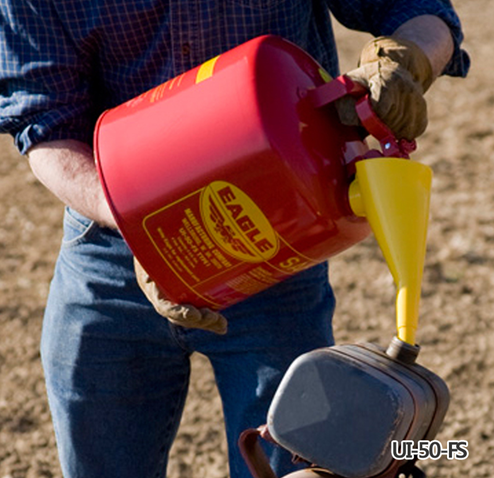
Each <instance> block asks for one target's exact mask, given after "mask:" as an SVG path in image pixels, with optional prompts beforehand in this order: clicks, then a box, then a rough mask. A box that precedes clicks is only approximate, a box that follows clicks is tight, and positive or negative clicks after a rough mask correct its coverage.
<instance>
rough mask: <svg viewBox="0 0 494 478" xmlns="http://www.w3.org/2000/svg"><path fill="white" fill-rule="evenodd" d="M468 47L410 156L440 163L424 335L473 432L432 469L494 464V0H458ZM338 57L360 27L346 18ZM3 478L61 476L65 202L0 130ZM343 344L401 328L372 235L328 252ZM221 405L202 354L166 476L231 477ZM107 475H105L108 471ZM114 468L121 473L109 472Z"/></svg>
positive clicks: (355, 45) (445, 433)
mask: <svg viewBox="0 0 494 478" xmlns="http://www.w3.org/2000/svg"><path fill="white" fill-rule="evenodd" d="M455 4H456V7H457V9H458V11H459V13H460V16H461V18H462V21H463V25H464V30H465V36H466V41H465V48H466V49H467V50H468V51H469V53H470V55H471V58H472V69H471V73H470V76H469V78H468V79H467V80H460V79H451V78H442V79H441V80H440V81H439V82H437V83H436V84H435V85H434V87H433V88H432V90H431V91H430V92H429V93H428V95H427V96H428V100H429V110H430V126H429V129H428V131H427V133H426V134H425V135H424V136H423V137H422V138H421V139H420V140H419V149H418V151H417V152H416V153H415V155H414V158H415V159H416V160H419V161H421V162H423V163H425V164H428V165H430V166H431V167H432V168H433V170H434V175H435V176H434V183H433V194H432V205H431V221H430V226H429V239H428V254H427V259H426V266H425V271H424V282H423V296H422V306H421V318H420V321H421V323H420V327H419V335H418V341H419V343H420V344H421V346H422V352H421V356H420V361H421V363H422V364H423V365H425V366H427V367H429V368H430V369H432V370H433V371H435V372H436V373H438V374H439V375H441V376H442V377H443V378H444V379H445V380H446V381H447V383H448V385H449V387H450V391H451V406H450V410H449V412H448V415H447V417H446V420H445V423H444V425H443V427H442V429H441V431H440V433H439V436H438V438H439V439H440V440H441V442H442V443H443V445H444V444H445V443H446V442H447V440H459V439H463V440H468V443H469V447H468V449H469V453H470V455H469V457H468V458H467V459H466V460H464V461H447V460H446V459H444V458H443V459H440V460H438V461H426V462H423V466H424V468H425V469H426V471H427V473H428V476H429V477H431V478H432V477H435V478H440V477H445V478H446V477H448V478H457V477H458V478H459V477H472V478H492V477H493V476H494V406H493V394H494V353H493V350H492V347H493V345H492V344H493V342H494V293H493V289H494V213H493V206H494V187H493V184H494V181H493V179H494V172H493V168H494V133H493V127H494V88H493V83H494V72H493V68H494V67H493V58H494V56H493V53H492V51H493V49H494V39H493V35H492V22H493V21H494V2H492V0H470V1H468V2H460V1H459V0H457V1H456V2H455ZM338 37H339V41H340V51H341V56H342V63H343V68H344V70H345V69H348V68H351V67H353V66H354V65H355V62H356V58H357V52H358V51H359V49H360V46H361V45H362V43H363V41H365V40H366V39H367V37H366V36H365V35H360V34H354V33H349V32H347V31H343V30H342V29H340V28H338ZM0 171H1V177H0V218H1V221H0V258H1V260H0V478H39V477H52V478H61V473H60V469H59V465H58V461H57V456H56V449H55V441H54V436H53V430H52V426H51V422H50V416H49V411H48V407H47V403H46V398H45V389H44V383H43V377H42V370H41V365H40V357H39V336H40V329H41V321H42V313H43V307H44V303H45V299H46V295H47V292H48V285H49V280H50V277H51V274H52V268H53V264H54V261H55V258H56V254H57V250H58V246H59V241H60V238H61V228H60V219H61V215H62V207H61V205H60V204H59V203H58V201H57V200H56V199H54V198H53V197H52V196H51V195H50V194H49V193H48V192H47V191H46V190H45V189H44V188H43V187H42V186H41V185H40V184H39V183H37V181H36V180H35V179H34V177H33V176H32V174H31V172H30V171H29V169H28V166H27V164H26V161H25V160H24V159H23V158H20V157H19V155H18V153H17V152H16V151H15V150H14V149H13V147H12V142H11V140H10V138H8V137H5V136H3V137H0ZM332 281H333V284H334V286H335V289H336V293H337V297H338V308H337V313H336V316H335V320H334V323H335V333H336V339H337V342H338V343H349V342H356V341H374V342H377V343H380V344H382V345H386V344H387V342H388V341H389V339H390V338H391V336H392V335H393V334H394V292H395V291H394V285H393V283H392V279H391V276H390V274H389V272H388V269H387V266H386V264H385V263H384V261H383V259H382V256H381V253H380V251H379V249H378V248H377V246H376V243H375V241H374V239H373V238H369V239H367V240H366V241H365V242H363V243H361V244H359V245H358V246H356V247H354V248H352V249H351V250H349V251H347V252H346V253H344V254H342V255H341V256H339V257H337V258H335V259H334V260H332ZM225 449H226V447H225V441H224V434H223V428H222V414H221V406H220V403H219V398H218V394H217V390H216V388H215V385H214V381H213V378H212V374H211V370H210V367H209V364H208V363H207V361H206V360H205V359H204V357H201V356H196V357H195V358H194V372H193V379H192V384H191V389H190V395H189V399H188V402H187V405H186V410H185V414H184V418H183V421H182V425H181V428H180V431H179V436H178V438H177V440H176V443H175V446H174V448H173V452H172V457H171V462H170V467H169V476H170V477H171V478H195V477H197V478H199V477H201V478H203V477H206V478H225V477H227V476H228V470H227V464H226V458H225ZM104 478H110V477H104ZM112 478H113V477H112Z"/></svg>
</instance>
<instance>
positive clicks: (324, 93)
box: [94, 35, 370, 309]
mask: <svg viewBox="0 0 494 478" xmlns="http://www.w3.org/2000/svg"><path fill="white" fill-rule="evenodd" d="M329 80H330V78H329V77H328V75H327V73H326V72H325V71H324V70H323V69H322V68H321V66H320V65H319V64H318V63H317V62H316V61H315V60H314V59H313V58H311V57H310V56H309V55H308V54H307V53H306V52H304V51H303V50H301V49H300V48H298V47H297V46H295V45H294V44H292V43H290V42H288V41H286V40H284V39H282V38H279V37H276V36H271V35H268V36H262V37H258V38H255V39H253V40H250V41H248V42H247V43H245V44H242V45H240V46H238V47H236V48H234V49H232V50H230V51H228V52H225V53H223V54H221V55H219V56H218V57H216V58H213V59H211V60H209V61H208V62H206V63H204V64H202V65H200V66H198V67H196V68H195V69H193V70H191V71H188V72H186V73H184V74H182V75H180V76H178V77H176V78H173V79H171V80H169V81H167V82H166V83H164V84H161V85H159V86H157V87H156V88H154V89H152V90H150V91H147V92H145V93H143V94H142V95H140V96H138V97H137V98H134V99H132V100H130V101H128V102H126V103H124V104H122V105H120V106H118V107H116V108H114V109H111V110H108V111H106V112H105V113H103V114H102V116H101V117H100V118H99V121H98V123H97V126H96V130H95V137H94V149H95V155H96V162H97V168H98V171H99V175H100V179H101V182H102V184H103V187H104V190H105V193H106V196H107V199H108V202H109V204H110V207H111V209H112V211H113V214H114V216H115V219H116V221H117V223H118V225H119V227H120V230H121V232H122V234H123V236H124V238H125V239H126V241H127V243H128V245H129V246H130V248H131V249H132V251H133V253H134V254H135V256H136V257H137V259H138V260H139V261H140V263H141V264H142V266H143V267H144V268H145V269H146V270H147V272H148V273H149V275H150V276H151V278H152V279H153V280H154V281H155V282H156V283H157V284H158V286H159V287H160V288H161V289H162V291H163V292H164V293H165V295H166V296H167V297H168V298H169V299H171V300H173V301H174V302H178V303H189V304H193V305H196V306H201V307H202V306H207V307H210V308H213V309H222V308H224V307H227V306H229V305H231V304H234V303H236V302H238V301H240V300H243V299H245V298H247V297H249V296H251V295H253V294H255V293H257V292H259V291H261V290H263V289H265V288H267V287H269V286H272V285H274V284H277V283H278V282H280V281H282V280H284V279H286V278H288V277H290V276H291V275H293V274H295V273H297V272H299V271H301V270H303V269H306V268H308V267H311V266H313V265H315V264H317V263H320V262H322V261H324V260H326V259H328V258H329V257H331V256H333V255H335V254H337V253H339V252H341V251H343V250H345V249H347V248H349V247H350V246H352V245H354V244H356V243H358V242H359V241H361V240H363V239H364V238H365V237H366V236H367V235H368V234H369V232H370V228H369V225H368V223H367V220H366V219H365V218H363V217H357V216H356V215H355V214H354V213H353V211H352V209H351V207H350V206H349V201H348V188H349V184H350V182H351V179H352V176H353V174H354V163H355V162H356V161H358V160H359V159H362V158H363V157H365V156H366V155H369V151H370V150H369V147H368V145H367V144H366V142H365V140H364V139H363V135H362V134H361V130H360V129H359V128H355V127H349V126H344V125H342V124H341V123H340V122H339V119H338V115H337V112H336V108H335V107H334V104H333V100H334V99H335V98H336V97H338V96H341V95H342V94H345V93H346V91H345V87H344V84H343V83H341V82H336V83H334V81H335V80H333V81H329ZM332 84H334V89H333V88H332V87H328V85H332ZM342 85H343V86H342ZM342 87H343V90H342ZM342 91H343V92H342ZM314 92H316V93H318V94H316V95H314ZM314 99H315V100H314Z"/></svg>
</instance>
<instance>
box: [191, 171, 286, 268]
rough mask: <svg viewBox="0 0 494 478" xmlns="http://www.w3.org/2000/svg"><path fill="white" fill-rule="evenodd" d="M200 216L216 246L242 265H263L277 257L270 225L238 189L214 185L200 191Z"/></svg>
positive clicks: (218, 184) (230, 185) (274, 236)
mask: <svg viewBox="0 0 494 478" xmlns="http://www.w3.org/2000/svg"><path fill="white" fill-rule="evenodd" d="M200 208H201V216H202V220H203V222H204V224H205V225H206V228H207V230H208V232H209V234H210V235H211V237H212V238H213V240H214V241H215V242H216V244H217V245H218V246H219V247H220V248H221V249H223V250H224V251H225V252H227V253H228V254H230V255H231V256H233V257H235V258H237V259H239V260H241V261H245V262H253V263H256V262H264V261H267V260H269V259H271V258H272V257H274V256H275V255H276V253H277V252H278V249H279V239H278V235H277V234H276V232H275V230H274V229H273V227H272V226H271V224H270V222H269V221H268V219H267V218H266V216H265V215H264V214H263V212H262V211H261V210H260V209H259V207H258V206H257V205H256V204H255V203H254V201H253V200H252V199H251V198H250V197H249V196H248V195H247V194H245V193H244V192H243V191H242V190H241V189H239V188H238V187H236V186H234V185H233V184H230V183H228V182H226V181H213V182H212V183H210V184H209V185H208V186H207V187H206V188H204V189H203V191H202V194H201V199H200Z"/></svg>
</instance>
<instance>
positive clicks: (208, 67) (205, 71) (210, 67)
mask: <svg viewBox="0 0 494 478" xmlns="http://www.w3.org/2000/svg"><path fill="white" fill-rule="evenodd" d="M219 57H220V55H218V56H215V57H214V58H211V59H210V60H208V61H206V62H205V63H203V64H202V65H201V66H200V67H199V71H198V72H197V76H196V83H200V82H201V81H204V80H207V79H208V78H211V77H212V76H213V72H214V66H215V65H216V62H217V61H218V58H219Z"/></svg>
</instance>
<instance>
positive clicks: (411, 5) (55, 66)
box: [0, 0, 468, 153]
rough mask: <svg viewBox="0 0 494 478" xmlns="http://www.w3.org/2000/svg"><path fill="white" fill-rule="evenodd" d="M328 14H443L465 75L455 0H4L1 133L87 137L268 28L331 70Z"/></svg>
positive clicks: (370, 28) (22, 145) (389, 26)
mask: <svg viewBox="0 0 494 478" xmlns="http://www.w3.org/2000/svg"><path fill="white" fill-rule="evenodd" d="M328 9H329V10H328ZM329 11H331V13H332V14H333V15H334V16H335V18H337V19H338V20H339V21H340V22H341V23H343V24H344V25H345V26H347V27H349V28H351V29H355V30H360V31H366V32H369V33H371V34H373V35H376V36H377V35H389V34H391V33H392V32H393V31H394V30H396V28H397V27H399V26H400V25H401V24H402V23H404V22H405V21H407V20H409V19H410V18H412V17H414V16H417V15H422V14H433V15H437V16H439V17H441V18H442V19H443V20H444V21H445V22H446V23H447V24H448V25H449V26H450V28H451V30H452V32H453V36H454V39H455V54H454V57H453V59H452V61H451V62H450V64H449V65H448V67H447V69H446V71H445V73H446V74H449V75H458V76H464V75H465V74H466V71H467V69H468V57H467V55H466V54H465V53H464V52H463V51H462V50H460V48H459V45H460V43H461V40H462V33H461V28H460V23H459V20H458V18H457V16H456V14H455V12H454V11H453V9H452V7H451V4H450V2H449V0H341V1H337V0H223V1H212V0H208V1H198V0H190V1H189V0H166V1H165V0H128V1H127V0H92V1H87V0H58V1H55V0H2V2H1V4H0V133H10V134H11V135H13V136H14V138H15V144H16V145H17V147H18V149H19V150H20V152H21V153H25V152H26V151H27V150H28V149H29V148H30V147H31V146H33V145H34V144H37V143H40V142H44V141H50V140H55V139H78V140H81V141H85V142H87V143H89V144H90V143H91V138H92V132H93V128H94V124H95V121H96V119H97V117H98V116H99V115H100V114H101V113H102V111H103V110H105V109H106V108H109V107H112V106H115V105H117V104H120V103H122V102H123V101H125V100H127V99H130V98H132V97H134V96H136V95H138V94H140V93H141V92H143V91H145V90H147V89H149V88H151V87H153V86H156V85H157V84H160V83H162V82H163V81H165V80H167V79H168V78H171V77H174V76H176V75H178V74H180V73H182V72H184V71H186V70H188V69H190V68H192V67H194V66H196V65H198V64H200V63H202V62H204V61H205V60H207V59H209V58H211V57H213V56H216V55H218V54H219V53H221V52H223V51H226V50H228V49H230V48H232V47H234V46H236V45H238V44H240V43H242V42H244V41H246V40H248V39H250V38H253V37H255V36H258V35H261V34H265V33H273V34H278V35H281V36H283V37H285V38H287V39H288V40H291V41H292V42H294V43H296V44H298V45H299V46H301V47H302V48H304V49H305V50H306V51H308V52H309V53H310V54H311V55H312V56H314V57H315V58H316V59H317V60H318V61H319V62H320V63H321V64H322V65H323V66H324V67H325V68H326V69H327V70H328V71H329V72H330V73H331V74H332V75H333V76H335V75H337V74H338V59H337V54H336V47H335V43H334V38H333V33H332V28H331V22H330V16H329Z"/></svg>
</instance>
